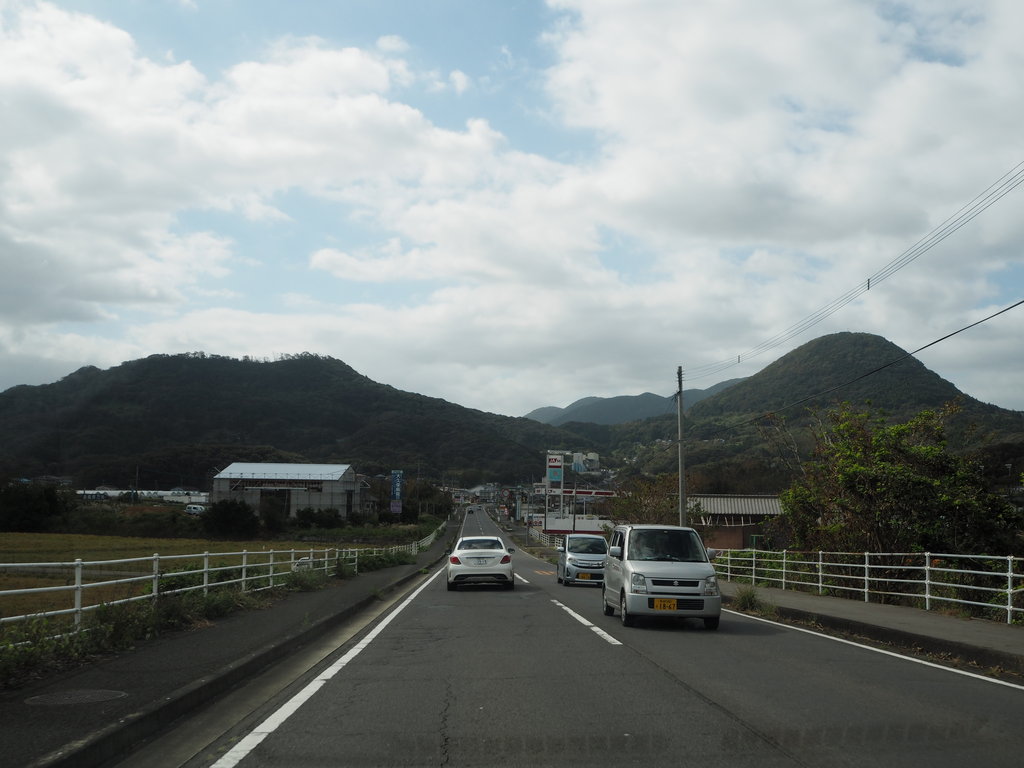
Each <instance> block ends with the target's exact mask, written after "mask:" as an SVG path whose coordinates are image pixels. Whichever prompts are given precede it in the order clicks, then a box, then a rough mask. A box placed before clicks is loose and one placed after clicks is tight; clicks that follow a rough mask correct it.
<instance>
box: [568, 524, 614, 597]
mask: <svg viewBox="0 0 1024 768" xmlns="http://www.w3.org/2000/svg"><path fill="white" fill-rule="evenodd" d="M607 554H608V542H607V541H605V538H604V536H597V535H595V534H591V533H570V534H568V535H567V536H566V537H565V544H564V545H563V546H561V547H558V563H557V564H556V565H555V575H556V577H557V578H558V583H559V584H565V585H566V586H569V585H570V584H576V583H578V582H585V583H589V584H600V583H601V582H603V581H604V559H605V556H606V555H607Z"/></svg>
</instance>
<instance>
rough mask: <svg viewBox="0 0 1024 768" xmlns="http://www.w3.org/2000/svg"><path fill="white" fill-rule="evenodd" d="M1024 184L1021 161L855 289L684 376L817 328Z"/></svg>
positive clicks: (719, 367) (699, 374) (711, 370)
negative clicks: (743, 349)
mask: <svg viewBox="0 0 1024 768" xmlns="http://www.w3.org/2000/svg"><path fill="white" fill-rule="evenodd" d="M1022 183H1024V162H1020V163H1018V164H1017V165H1015V166H1014V167H1013V168H1011V169H1010V170H1009V171H1007V172H1006V173H1005V174H1003V176H1002V177H1000V178H999V179H998V180H997V181H995V182H993V183H992V184H991V185H989V187H988V188H987V189H985V190H984V191H983V192H981V193H980V194H979V195H977V196H976V197H975V198H974V199H973V200H971V201H970V202H969V203H967V204H965V205H964V206H962V207H961V208H960V209H959V210H958V211H957V212H956V213H954V214H953V215H952V216H950V217H949V218H947V219H946V220H945V221H944V222H942V224H940V225H939V226H937V227H936V228H935V229H933V230H932V231H931V232H929V233H928V234H927V235H925V236H924V237H923V238H921V239H920V240H918V241H917V242H916V243H914V245H912V246H911V247H910V248H908V249H906V250H905V251H903V253H901V254H900V255H899V256H897V257H896V258H895V259H893V260H892V261H891V262H889V263H888V264H886V265H885V266H884V267H882V268H881V269H880V270H878V271H877V272H875V273H874V274H873V275H871V276H870V277H868V278H867V280H866V281H865V282H863V283H861V284H859V285H858V286H856V287H855V288H852V289H850V290H849V291H847V292H846V293H844V294H843V295H842V296H840V297H838V298H837V299H834V300H833V301H832V302H830V303H829V304H826V305H825V306H824V307H822V308H821V309H819V310H818V311H816V312H814V313H812V314H811V315H808V316H807V317H805V318H804V319H803V320H801V321H800V322H798V323H796V324H795V325H792V326H790V327H789V328H787V329H785V330H784V331H782V332H780V333H778V334H776V335H775V336H772V337H771V338H770V339H768V340H766V341H764V342H762V343H761V344H759V345H757V346H756V347H754V348H753V349H751V350H748V351H747V352H745V353H743V354H740V355H737V356H736V357H735V358H732V357H730V358H728V359H726V360H720V361H718V362H716V363H708V364H706V365H698V366H694V367H692V368H688V369H687V373H688V374H690V378H691V379H694V378H698V379H699V378H704V377H705V376H710V375H712V374H715V373H719V372H721V371H724V370H727V369H728V368H732V367H734V366H736V365H739V364H740V363H741V362H742V361H743V360H744V359H749V358H751V357H756V356H757V355H760V354H762V353H764V352H767V351H769V350H771V349H774V348H775V347H778V346H780V345H782V344H785V343H786V342H787V341H789V340H790V339H792V338H794V337H795V336H798V335H799V334H801V333H803V332H804V331H806V330H807V329H809V328H811V327H813V326H815V325H817V324H818V323H820V322H821V321H822V320H824V319H826V318H827V317H830V316H831V315H833V314H835V313H836V312H838V311H839V310H840V309H842V308H843V307H845V306H846V305H847V304H849V303H850V302H852V301H853V300H854V299H856V298H858V297H859V296H861V295H862V294H864V293H866V292H867V291H869V290H871V288H872V287H874V286H876V285H878V283H880V282H882V281H883V280H886V279H887V278H889V277H891V276H892V275H894V274H895V273H896V272H898V271H899V270H901V269H903V267H905V266H907V265H908V264H910V263H911V262H912V261H914V260H915V259H917V258H918V257H920V256H922V255H923V254H924V253H926V252H928V251H929V250H931V249H932V248H934V247H935V246H936V245H938V244H939V243H941V242H942V241H943V240H945V239H946V238H947V237H949V236H950V235H952V234H953V233H954V232H956V231H957V230H959V229H960V228H961V227H963V226H965V225H966V224H967V223H969V222H970V221H972V220H973V219H975V218H976V217H977V216H979V215H980V214H981V213H983V212H984V211H985V210H987V209H988V208H990V207H991V206H992V205H994V204H995V203H997V202H998V201H999V200H1001V199H1002V198H1004V197H1005V196H1006V195H1008V194H1009V193H1010V192H1012V191H1013V190H1014V189H1016V188H1017V187H1019V186H1020V185H1021V184H1022Z"/></svg>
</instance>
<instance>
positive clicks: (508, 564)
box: [448, 536, 516, 590]
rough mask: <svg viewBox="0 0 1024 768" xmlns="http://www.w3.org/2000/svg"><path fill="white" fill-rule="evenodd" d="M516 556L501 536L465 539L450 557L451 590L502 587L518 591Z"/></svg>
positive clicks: (460, 541)
mask: <svg viewBox="0 0 1024 768" xmlns="http://www.w3.org/2000/svg"><path fill="white" fill-rule="evenodd" d="M513 552H515V550H514V549H513V548H512V547H508V548H507V549H506V547H505V544H504V543H503V542H502V541H501V539H499V538H498V537H497V536H464V537H463V538H461V539H459V541H458V543H456V545H455V549H453V550H452V552H451V554H450V555H448V589H449V590H453V589H458V588H459V586H460V585H462V584H500V585H502V586H503V587H504V588H505V589H515V587H516V582H515V576H514V575H513V573H512V553H513Z"/></svg>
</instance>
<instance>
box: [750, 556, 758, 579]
mask: <svg viewBox="0 0 1024 768" xmlns="http://www.w3.org/2000/svg"><path fill="white" fill-rule="evenodd" d="M750 583H751V584H757V550H756V549H752V550H750Z"/></svg>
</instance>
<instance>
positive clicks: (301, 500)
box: [210, 462, 359, 517]
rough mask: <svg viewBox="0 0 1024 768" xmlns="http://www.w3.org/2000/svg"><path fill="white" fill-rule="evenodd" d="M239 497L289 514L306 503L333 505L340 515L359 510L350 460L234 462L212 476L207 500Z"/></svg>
mask: <svg viewBox="0 0 1024 768" xmlns="http://www.w3.org/2000/svg"><path fill="white" fill-rule="evenodd" d="M222 499H238V500H240V501H244V502H245V503H246V504H248V505H249V506H251V507H253V508H255V509H258V510H261V511H262V510H264V509H269V508H278V509H285V510H287V511H288V516H289V517H295V514H296V512H298V510H300V509H305V508H306V507H311V508H313V509H336V510H338V511H339V512H340V513H341V516H342V517H348V516H349V515H351V514H352V512H354V511H357V510H359V480H358V478H357V477H356V471H355V470H354V469H353V468H352V467H351V465H349V464H250V463H246V462H235V463H234V464H231V465H230V466H228V467H227V468H225V469H223V470H221V471H220V472H219V473H218V474H217V475H216V476H215V477H214V478H213V490H212V492H211V493H210V502H211V503H215V502H218V501H221V500H222Z"/></svg>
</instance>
